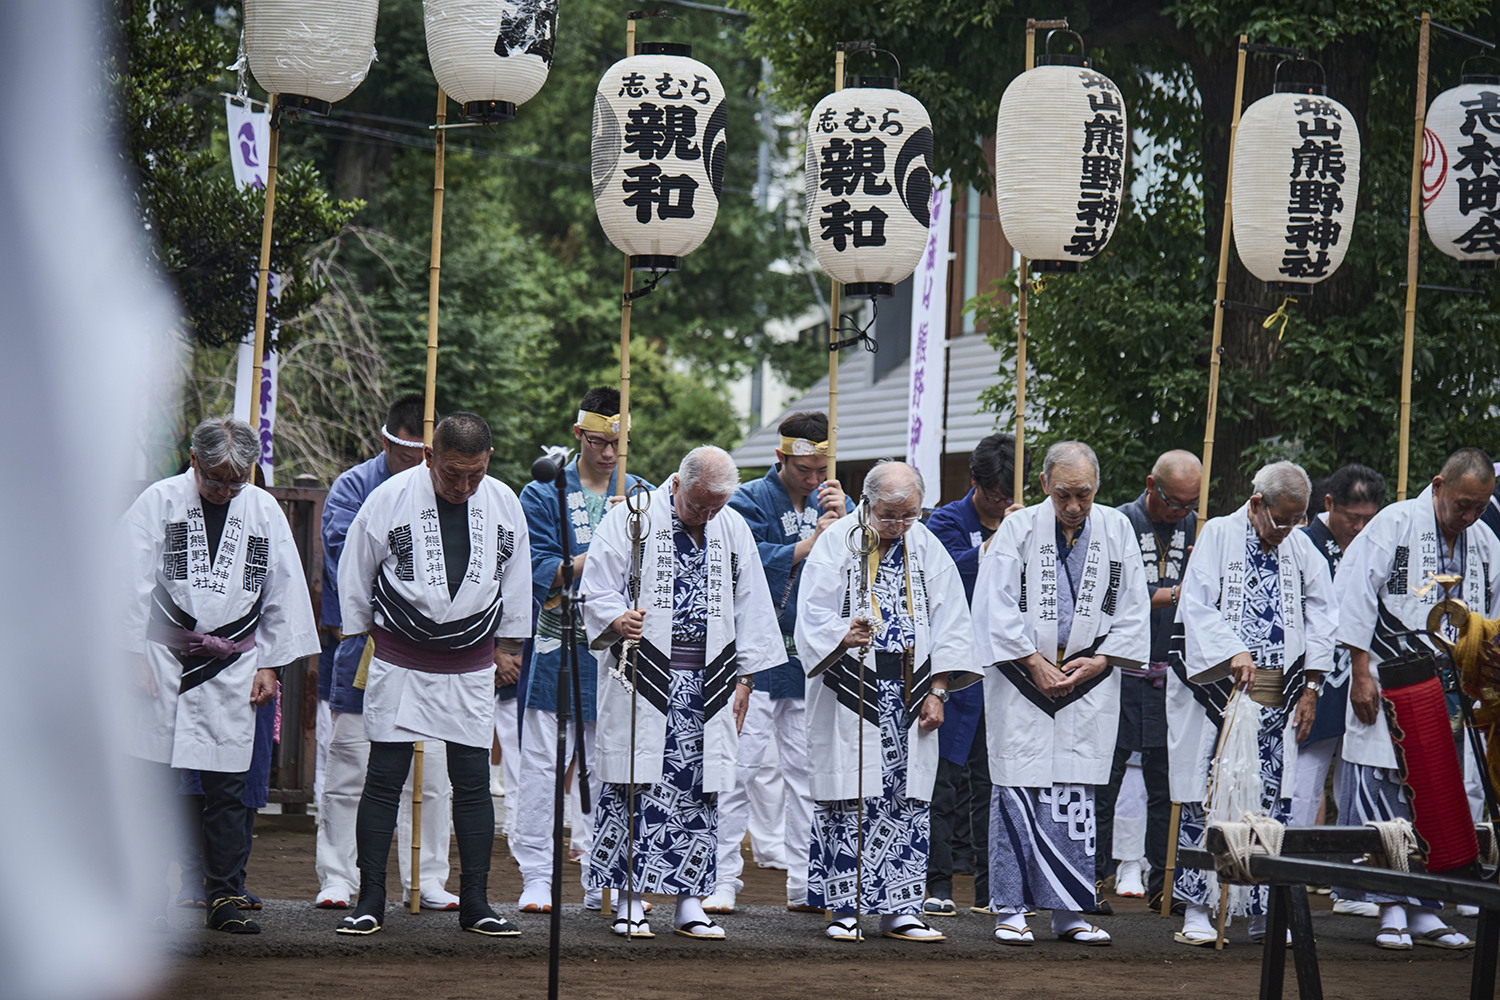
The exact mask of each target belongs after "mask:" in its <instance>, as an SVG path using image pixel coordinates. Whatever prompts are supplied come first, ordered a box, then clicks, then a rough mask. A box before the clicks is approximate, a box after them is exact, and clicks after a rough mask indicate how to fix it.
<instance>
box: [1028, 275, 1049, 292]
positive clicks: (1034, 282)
mask: <svg viewBox="0 0 1500 1000" xmlns="http://www.w3.org/2000/svg"><path fill="white" fill-rule="evenodd" d="M1046 288H1047V279H1046V278H1032V279H1031V294H1032V295H1040V294H1042V292H1043V291H1045V290H1046Z"/></svg>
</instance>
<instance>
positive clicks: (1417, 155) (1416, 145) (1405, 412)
mask: <svg viewBox="0 0 1500 1000" xmlns="http://www.w3.org/2000/svg"><path fill="white" fill-rule="evenodd" d="M1431 23H1432V15H1431V14H1423V15H1422V34H1421V36H1420V38H1419V39H1418V41H1417V114H1416V118H1417V134H1416V137H1415V138H1413V139H1412V149H1411V204H1410V207H1409V209H1408V213H1407V214H1408V216H1409V219H1408V221H1407V225H1406V340H1405V342H1404V343H1403V344H1402V346H1401V438H1400V444H1399V445H1398V446H1397V450H1396V499H1397V500H1405V499H1406V472H1407V459H1408V457H1409V452H1410V448H1411V369H1412V338H1413V336H1414V333H1415V330H1416V324H1417V246H1418V243H1419V240H1418V229H1419V228H1420V227H1419V225H1418V221H1417V216H1418V213H1419V212H1420V211H1421V209H1422V146H1423V143H1424V136H1425V134H1426V131H1427V36H1428V27H1429V25H1431ZM273 141H274V140H273ZM272 148H275V147H272Z"/></svg>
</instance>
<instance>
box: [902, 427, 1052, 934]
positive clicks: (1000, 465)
mask: <svg viewBox="0 0 1500 1000" xmlns="http://www.w3.org/2000/svg"><path fill="white" fill-rule="evenodd" d="M1015 463H1016V439H1015V437H1014V436H1013V435H1010V434H991V435H990V436H989V437H987V438H985V439H984V440H983V441H980V442H979V444H977V445H975V446H974V451H973V453H972V454H971V455H970V456H969V492H968V493H966V494H964V496H963V498H962V499H959V500H955V501H953V502H952V503H950V504H944V505H943V506H941V507H939V508H938V509H937V510H935V511H933V512H932V516H931V517H929V518H928V519H927V529H928V530H929V531H931V532H932V533H933V534H934V535H936V536H937V538H938V541H940V542H942V543H943V548H945V549H947V550H948V554H949V555H951V556H952V557H953V561H954V563H956V564H957V565H958V575H959V577H960V578H962V580H963V582H964V594H965V596H967V597H968V599H969V602H970V603H971V604H972V603H973V601H974V578H975V577H976V576H977V575H978V573H979V558H980V555H981V554H982V551H983V548H984V543H985V542H988V541H989V540H990V536H991V535H993V534H994V533H995V529H997V528H999V527H1000V522H1001V520H1003V519H1004V517H1005V515H1006V514H1008V513H1010V511H1011V510H1012V509H1014V508H1015V503H1016V498H1015V497H1013V496H1011V494H1012V493H1014V492H1015ZM1025 467H1026V475H1027V477H1028V478H1029V477H1030V475H1031V455H1030V454H1027V456H1026V458H1025ZM987 754H988V751H987V750H986V748H985V739H984V691H983V685H980V684H971V685H969V686H968V687H965V688H963V689H961V690H958V691H954V692H953V693H952V694H951V695H949V697H948V705H947V707H946V708H945V709H944V712H943V726H942V728H941V729H939V730H938V774H937V784H936V785H935V786H934V787H933V790H932V840H931V848H930V853H929V854H928V856H927V899H926V901H925V902H924V903H923V904H922V913H923V914H924V915H926V916H936V917H945V916H953V915H954V914H955V913H957V912H958V908H957V905H956V904H955V903H954V902H953V868H954V854H955V851H954V847H955V845H959V846H963V845H964V842H965V841H967V842H968V845H969V846H970V850H971V851H972V858H973V866H974V905H973V906H972V907H970V909H972V910H973V911H974V912H975V913H988V912H989V901H990V874H989V873H990V866H989V830H990V764H989V757H988V755H987ZM966 790H967V791H966ZM965 803H967V812H968V815H967V816H964V815H961V814H962V812H963V811H964V807H965ZM966 830H967V836H965V831H966Z"/></svg>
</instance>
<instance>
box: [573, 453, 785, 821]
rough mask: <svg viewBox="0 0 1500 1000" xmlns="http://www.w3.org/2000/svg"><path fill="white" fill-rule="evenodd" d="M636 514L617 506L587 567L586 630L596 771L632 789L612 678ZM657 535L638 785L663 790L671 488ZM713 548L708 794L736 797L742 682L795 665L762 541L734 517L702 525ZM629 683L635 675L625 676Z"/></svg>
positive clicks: (646, 584)
mask: <svg viewBox="0 0 1500 1000" xmlns="http://www.w3.org/2000/svg"><path fill="white" fill-rule="evenodd" d="M628 514H629V511H628V510H627V509H626V507H625V504H623V503H622V504H616V505H615V506H614V507H613V508H611V509H610V511H609V513H607V514H605V515H604V520H602V521H600V522H599V527H598V529H597V530H596V531H595V532H594V540H593V542H592V543H591V544H590V545H589V555H588V559H587V561H586V562H585V563H584V565H583V582H582V592H583V595H584V603H583V628H584V632H585V633H586V634H587V636H588V639H589V645H590V648H592V649H595V650H597V651H598V660H599V675H598V676H599V721H598V723H597V728H596V736H595V745H594V754H595V766H596V767H597V768H598V772H599V778H600V780H601V781H607V782H610V783H612V784H625V783H627V782H629V781H630V779H631V774H630V702H631V697H630V691H629V689H628V687H627V682H622V681H621V680H620V679H618V678H616V677H612V676H610V672H611V671H612V670H614V669H615V667H616V666H617V665H618V664H619V661H620V655H621V651H622V648H623V643H622V641H621V639H620V636H619V634H618V633H616V632H615V631H614V630H613V629H611V628H610V625H611V624H612V623H613V622H614V620H615V619H616V618H618V617H620V615H622V614H624V613H625V612H626V611H627V610H629V609H630V608H631V604H630V603H629V600H628V597H627V586H628V583H629V575H630V546H631V542H630V533H629V530H628V527H627V524H628V517H627V515H628ZM647 517H648V519H649V521H650V533H649V534H648V535H647V537H646V542H645V555H644V558H643V559H642V561H641V592H640V601H639V603H638V604H637V605H636V606H637V607H641V608H644V609H645V612H646V615H645V619H644V621H643V622H642V629H641V643H640V646H639V647H638V653H637V656H638V659H637V664H636V673H637V680H638V684H637V691H638V693H637V696H636V699H635V782H636V784H638V785H648V784H655V783H656V782H659V781H661V776H662V754H663V753H664V752H665V748H666V738H667V707H668V700H669V695H670V684H671V668H670V667H669V665H668V664H669V663H670V662H671V658H672V607H673V603H672V587H673V581H674V580H675V577H676V556H675V552H676V549H675V546H674V543H673V540H672V534H673V533H672V492H671V487H670V480H669V481H668V483H667V484H665V485H662V486H660V487H658V488H657V489H655V490H653V491H652V493H651V507H650V509H649V510H648V512H647ZM703 544H704V545H705V546H706V547H707V549H708V553H707V570H708V583H707V586H706V591H707V596H708V641H707V649H706V651H705V653H704V666H703V791H705V792H727V791H729V790H730V789H732V788H734V785H735V780H736V762H737V761H738V758H739V734H738V733H737V732H736V731H735V727H734V713H733V712H731V711H730V710H729V706H730V703H731V701H732V700H733V695H734V687H735V683H736V682H735V678H736V677H737V676H740V675H742V674H754V673H759V672H760V671H762V670H768V669H770V668H771V667H777V666H780V665H781V664H783V663H785V662H786V647H785V644H784V643H783V642H782V640H781V628H780V627H779V626H778V625H777V624H776V608H775V606H774V605H773V604H772V603H771V591H770V589H769V588H768V587H767V586H766V574H765V573H764V572H762V570H761V566H760V556H759V554H758V553H757V550H756V548H755V536H754V535H752V534H750V528H749V526H748V525H746V524H745V519H744V518H743V517H741V516H740V515H739V513H738V512H737V511H735V510H733V509H732V508H729V507H725V508H724V509H723V510H721V511H719V513H718V514H717V515H716V516H715V517H714V518H713V519H712V520H710V521H709V522H708V523H707V524H705V525H704V526H703ZM625 670H626V671H627V676H628V670H629V668H628V666H627V667H626V668H625Z"/></svg>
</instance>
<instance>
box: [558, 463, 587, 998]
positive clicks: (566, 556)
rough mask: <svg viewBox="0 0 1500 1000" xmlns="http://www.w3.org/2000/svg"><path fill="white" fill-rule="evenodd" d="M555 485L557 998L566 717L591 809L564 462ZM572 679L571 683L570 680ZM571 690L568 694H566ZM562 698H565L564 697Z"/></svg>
mask: <svg viewBox="0 0 1500 1000" xmlns="http://www.w3.org/2000/svg"><path fill="white" fill-rule="evenodd" d="M552 481H553V482H554V483H556V485H557V514H558V522H557V523H558V525H559V526H560V529H561V530H560V531H559V532H558V534H559V537H560V539H561V541H562V594H561V603H560V604H559V605H558V610H559V613H560V614H561V615H562V623H563V624H562V657H561V658H560V659H559V661H558V666H557V785H556V788H555V790H554V793H553V806H552V921H551V925H552V926H551V941H550V943H549V946H548V952H547V997H548V1000H557V977H558V964H559V961H560V959H561V956H562V879H563V857H564V855H565V854H566V852H567V846H566V844H565V843H564V838H563V802H564V800H565V798H566V796H565V795H564V792H563V780H564V774H565V773H566V771H567V757H568V721H569V720H570V719H572V720H576V722H577V728H576V738H575V741H574V744H573V749H574V754H575V759H576V760H577V761H578V771H577V778H578V796H579V799H580V804H581V805H582V807H583V811H584V812H586V813H587V812H590V811H591V810H592V804H591V803H590V801H589V766H588V759H587V755H586V754H584V752H583V725H584V722H583V690H582V682H581V681H580V680H579V676H578V636H577V634H576V628H575V626H574V621H575V616H576V615H577V609H578V608H579V607H580V606H581V604H582V601H581V600H580V599H578V598H577V597H576V596H575V593H574V580H573V553H572V545H571V543H570V541H569V536H570V535H571V534H572V530H571V529H570V528H569V526H568V501H567V488H568V476H567V471H566V468H565V467H563V466H561V463H559V468H558V469H557V473H556V476H555V477H554V478H553V480H552ZM570 681H571V683H570ZM569 694H571V697H570V698H566V696H567V695H569ZM565 698H566V700H565Z"/></svg>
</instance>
